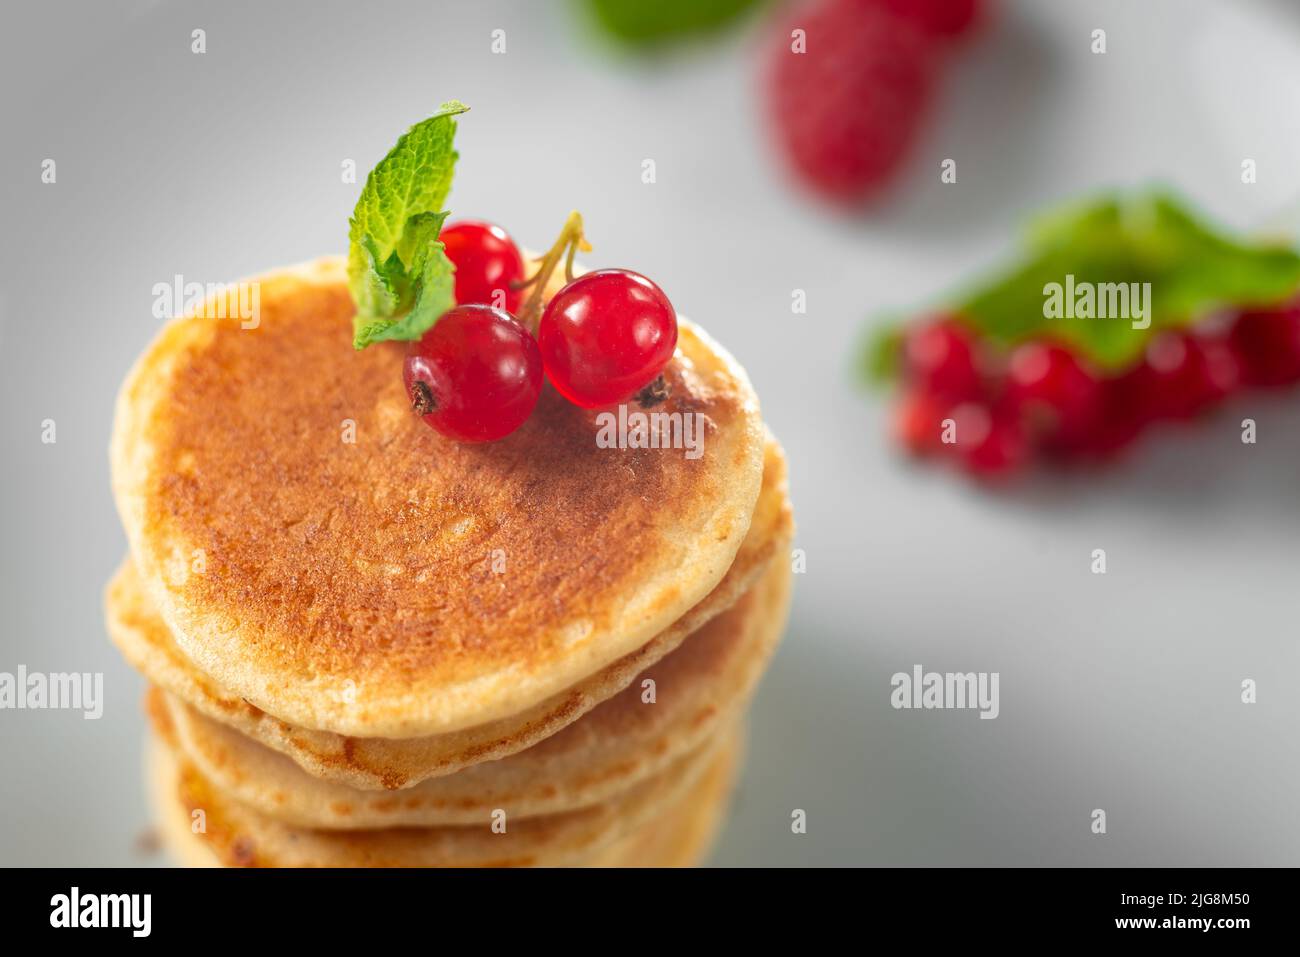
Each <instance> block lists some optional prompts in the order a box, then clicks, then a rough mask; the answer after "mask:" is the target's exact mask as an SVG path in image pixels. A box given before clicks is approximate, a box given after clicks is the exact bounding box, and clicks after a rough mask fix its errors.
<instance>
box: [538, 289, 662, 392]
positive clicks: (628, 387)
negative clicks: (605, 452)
mask: <svg viewBox="0 0 1300 957" xmlns="http://www.w3.org/2000/svg"><path fill="white" fill-rule="evenodd" d="M537 343H538V345H539V346H540V347H541V352H542V362H543V364H544V365H545V366H546V374H547V376H548V377H549V378H550V380H551V382H552V383H553V384H554V385H555V388H556V389H558V390H559V391H560V394H561V395H563V396H564V397H565V398H566V399H568V400H569V401H570V402H572V403H574V404H575V405H580V406H583V407H584V408H595V407H597V406H602V405H608V404H609V403H611V402H619V401H622V400H623V399H627V398H629V397H631V396H632V395H635V394H636V393H637V391H639V390H640V389H642V388H643V387H645V386H647V385H649V384H650V383H651V382H653V381H654V379H655V377H656V376H658V375H659V373H660V372H661V371H662V370H663V368H664V366H666V365H667V364H668V360H669V359H671V358H672V357H673V350H674V349H676V348H677V313H676V312H674V311H673V305H672V303H671V302H669V301H668V297H667V296H665V295H664V293H663V290H662V289H660V288H659V287H658V286H656V285H655V284H654V283H652V282H651V281H650V280H649V279H647V278H646V277H645V276H642V275H640V274H638V273H634V272H631V271H630V270H627V269H600V270H597V271H596V272H589V273H586V274H585V275H582V276H579V277H578V278H577V279H574V280H573V281H572V282H570V283H569V284H568V285H567V286H565V287H564V288H563V289H561V290H560V291H559V292H557V293H556V294H555V295H554V297H552V299H551V301H550V302H549V303H547V304H546V310H545V311H544V312H543V313H542V319H541V323H540V324H539V325H538V329H537Z"/></svg>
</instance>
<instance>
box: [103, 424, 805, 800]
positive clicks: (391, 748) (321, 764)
mask: <svg viewBox="0 0 1300 957" xmlns="http://www.w3.org/2000/svg"><path fill="white" fill-rule="evenodd" d="M792 534H793V520H792V518H791V512H790V503H789V499H788V497H787V492H786V473H785V460H784V456H783V455H782V454H781V450H780V446H779V445H777V443H776V442H775V440H771V441H769V443H768V447H767V452H766V465H765V468H764V474H763V491H762V494H761V495H760V498H759V501H758V506H757V508H756V509H755V512H754V517H753V521H752V522H751V523H750V528H749V532H748V533H747V534H746V536H745V541H744V543H743V545H742V547H741V549H740V551H739V553H738V554H737V556H736V560H735V562H734V563H733V565H732V567H731V569H729V570H728V572H727V574H726V576H725V577H724V578H723V580H722V582H721V583H719V585H718V586H717V587H716V588H715V589H714V590H713V591H712V592H711V593H710V594H709V595H708V596H707V597H706V598H705V600H704V601H703V602H701V603H700V604H699V605H697V606H696V607H695V608H692V609H691V610H690V611H689V612H688V613H687V614H686V615H685V616H683V618H682V619H680V620H679V621H678V622H676V623H675V624H674V625H673V626H672V627H671V628H669V629H668V630H667V631H665V632H663V633H661V634H660V635H658V636H656V637H655V638H654V639H653V640H651V641H650V642H648V643H647V644H646V645H644V646H643V647H641V648H639V649H637V650H636V651H635V652H633V653H632V654H630V655H627V656H625V657H624V658H623V659H621V660H619V661H617V662H615V663H614V664H613V665H610V666H608V667H606V668H605V669H603V670H602V671H601V672H599V673H597V674H596V675H593V676H592V677H590V678H588V679H585V680H584V681H582V682H579V683H578V684H577V685H575V686H574V687H572V688H569V689H566V690H565V691H564V692H561V693H560V694H559V695H556V696H554V697H552V698H551V699H548V700H547V701H544V702H542V703H541V704H540V705H537V706H534V707H533V708H531V709H529V710H528V711H525V712H523V713H522V714H519V715H515V716H512V717H510V718H506V719H501V720H498V721H496V722H491V723H489V724H487V725H483V726H480V727H477V728H469V729H465V730H463V731H456V732H451V733H449V734H446V735H435V736H431V737H427V738H416V739H386V738H352V737H345V736H341V735H337V734H332V733H330V732H322V731H313V730H308V729H303V728H297V727H294V726H293V725H291V724H289V723H288V722H284V721H281V720H279V719H278V718H275V717H274V716H272V715H269V714H267V713H265V712H264V711H262V710H261V709H260V708H257V707H256V706H254V705H252V704H250V703H249V702H247V701H245V700H244V699H242V698H241V697H239V695H237V694H234V693H233V692H231V691H229V690H228V689H225V688H223V687H222V686H221V685H220V684H219V683H218V682H216V681H214V680H213V679H212V678H210V677H209V676H207V675H205V674H204V673H203V672H202V671H201V670H199V669H198V668H197V667H195V665H194V664H193V663H192V662H191V661H190V660H189V659H188V658H187V657H186V656H185V655H184V653H183V652H182V651H181V650H180V648H179V647H177V645H176V643H175V642H174V640H173V638H172V634H171V631H170V630H169V629H168V627H167V626H166V625H165V624H164V623H163V621H162V620H161V618H160V617H159V616H158V615H157V613H156V612H155V611H154V609H153V607H152V605H151V603H150V601H149V600H148V598H147V596H146V595H145V594H144V593H143V591H142V589H141V587H140V585H139V582H138V580H137V578H136V575H135V572H134V569H133V567H132V566H131V564H130V563H129V562H128V563H127V564H126V565H124V566H123V567H122V568H121V569H120V570H119V571H118V573H117V575H116V576H115V577H114V579H113V580H112V581H111V582H110V583H109V586H108V589H107V593H106V600H105V604H106V615H107V619H108V626H109V634H110V635H111V636H112V638H113V640H114V642H115V643H116V644H117V646H118V648H119V649H120V650H121V651H122V653H123V655H124V656H125V657H126V659H127V661H128V662H129V663H130V664H131V665H132V666H133V667H135V668H136V669H138V670H139V671H141V672H142V673H143V674H144V675H145V677H147V678H148V679H149V680H150V681H151V682H152V683H154V684H156V685H159V686H161V687H162V688H164V689H165V690H167V691H168V692H170V693H171V694H173V695H176V696H177V697H179V698H180V699H181V700H183V701H185V702H186V703H187V704H190V705H192V706H193V707H195V708H196V709H197V710H198V711H200V712H201V713H203V714H204V715H206V716H208V717H210V718H215V719H216V720H217V721H220V722H222V723H224V724H227V725H229V726H231V727H232V728H234V729H236V730H237V731H239V732H240V733H242V734H244V735H247V736H248V737H250V738H253V739H254V740H257V741H259V742H261V743H262V744H265V745H267V746H268V747H271V748H273V749H275V750H277V751H280V752H282V753H284V754H287V755H289V756H290V757H291V758H293V760H294V761H296V762H297V763H298V764H299V765H300V766H301V767H302V768H303V769H304V770H305V771H307V772H308V773H309V774H312V775H313V776H315V777H319V778H322V779H325V780H329V781H337V782H339V783H342V784H346V785H348V786H350V787H354V788H364V789H372V790H374V789H393V788H403V787H409V786H411V785H414V784H417V783H418V782H420V781H422V780H425V779H427V778H430V777H437V776H441V775H445V774H449V773H452V772H455V771H458V770H460V769H462V768H466V767H468V766H471V765H474V764H476V763H479V762H482V761H487V760H495V759H499V758H502V757H506V756H508V755H511V754H514V753H517V752H519V751H522V750H523V749H525V748H528V747H530V746H532V745H534V744H536V743H537V742H538V741H541V740H543V739H544V738H546V737H548V736H550V735H552V734H554V733H556V732H557V731H559V730H560V729H561V728H563V727H565V726H566V725H568V724H570V723H572V722H573V721H575V720H576V719H578V718H579V717H581V716H582V715H583V714H586V713H587V712H588V711H590V710H591V709H592V708H593V707H595V706H596V705H597V704H599V703H600V702H601V701H604V700H606V699H607V698H609V697H611V696H612V695H614V694H616V693H618V692H619V691H620V690H622V689H623V688H625V687H626V686H627V685H628V683H629V682H631V681H632V680H633V678H634V677H635V676H636V675H637V674H638V673H640V672H641V671H643V670H645V669H646V668H647V667H649V666H650V665H652V664H654V663H655V662H656V661H659V660H660V659H661V658H662V657H663V656H664V655H666V654H668V653H669V652H671V651H672V650H673V649H675V648H676V647H677V646H678V645H680V644H681V642H682V640H683V639H684V638H685V637H686V636H687V635H688V634H690V633H691V632H693V631H695V630H696V629H698V628H699V627H701V626H703V625H704V624H705V623H706V622H707V621H708V620H709V619H710V618H711V617H712V616H713V615H714V614H716V613H718V612H719V611H721V610H722V609H725V608H727V607H729V606H730V605H732V604H733V603H734V602H736V601H737V600H738V599H739V596H740V595H741V594H742V593H743V592H744V591H746V590H747V589H748V588H750V587H751V586H752V584H753V583H754V582H755V581H756V580H757V579H758V577H759V575H760V574H761V573H762V571H763V569H764V567H766V566H767V565H768V563H769V562H771V561H772V560H773V557H774V556H777V560H780V561H783V562H784V561H785V560H786V553H787V551H788V545H789V541H790V537H791V535H792Z"/></svg>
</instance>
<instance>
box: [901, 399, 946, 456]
mask: <svg viewBox="0 0 1300 957" xmlns="http://www.w3.org/2000/svg"><path fill="white" fill-rule="evenodd" d="M947 411H948V408H947V406H946V405H945V403H944V402H943V400H942V399H939V398H937V397H936V396H933V395H929V394H927V393H925V392H921V391H920V390H909V391H908V392H906V393H905V394H904V395H903V397H902V398H901V399H900V400H899V402H898V404H897V405H896V406H895V407H894V420H893V430H894V439H895V441H897V442H898V444H899V445H901V446H903V448H904V449H906V450H907V451H908V452H910V453H911V454H912V455H918V456H919V455H930V454H932V453H935V452H938V451H941V449H942V443H941V440H940V437H941V434H942V429H943V425H942V423H943V419H944V415H945V413H946V412H947Z"/></svg>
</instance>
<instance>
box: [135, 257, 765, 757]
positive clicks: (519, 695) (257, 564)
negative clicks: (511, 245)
mask: <svg viewBox="0 0 1300 957" xmlns="http://www.w3.org/2000/svg"><path fill="white" fill-rule="evenodd" d="M256 281H257V282H259V284H260V288H259V293H260V321H259V324H258V325H257V327H256V328H252V329H241V328H240V325H239V322H238V320H236V319H230V320H221V319H204V318H187V319H180V320H176V321H173V322H171V323H169V324H168V325H167V326H166V327H165V328H164V330H163V331H162V333H161V334H160V335H159V337H158V338H157V339H156V340H155V342H154V343H153V344H152V345H151V346H150V348H149V349H148V350H147V351H146V352H145V354H144V355H143V356H142V357H141V359H140V361H139V362H138V363H137V364H136V366H135V368H134V369H133V370H132V372H131V374H130V375H129V376H128V378H127V381H126V383H125V385H124V386H123V389H122V392H121V394H120V396H119V398H118V405H117V418H116V423H115V428H114V436H113V447H112V459H113V462H112V464H113V485H114V492H115V496H116V498H117V502H118V508H119V510H120V511H121V514H122V519H123V523H124V524H125V526H126V531H127V535H128V538H129V539H130V542H131V547H132V551H133V554H134V557H135V560H136V562H137V565H138V567H139V569H140V572H141V577H142V579H143V580H144V582H145V583H146V587H147V588H148V589H149V591H150V593H151V595H152V597H153V599H154V601H155V603H156V604H157V606H158V609H159V611H160V612H161V614H162V616H163V618H164V619H165V620H166V621H167V622H168V624H169V625H170V626H171V627H172V629H173V631H174V632H175V635H176V639H177V641H178V643H179V644H180V645H181V646H182V649H183V650H184V651H185V653H186V654H187V655H189V656H190V657H191V658H192V659H193V660H194V661H195V663H196V664H198V665H199V667H200V668H202V669H203V670H204V671H206V672H207V673H208V674H210V675H212V676H213V677H214V678H215V679H217V680H218V681H219V682H221V683H222V684H223V685H224V686H226V687H228V688H230V689H231V690H233V691H235V692H237V693H238V694H240V695H242V696H243V697H245V698H247V699H248V700H249V701H250V702H252V703H253V704H255V705H256V706H257V707H259V708H262V709H264V710H265V711H267V712H269V713H270V714H273V715H275V716H277V717H279V718H282V719H283V720H285V721H289V722H292V723H294V724H298V725H302V726H305V727H308V728H315V729H320V730H326V731H333V732H336V733H339V734H347V735H359V736H383V737H398V738H400V737H414V736H420V735H428V734H437V733H445V732H448V731H453V730H456V729H459V728H464V727H470V726H474V725H478V724H482V723H484V722H487V721H492V720H495V719H498V718H501V717H504V716H507V715H511V714H514V713H516V712H518V711H521V710H523V709H525V708H528V707H529V706H531V705H533V704H535V703H536V702H538V701H541V700H543V699H544V698H546V697H548V696H549V695H552V694H555V693H556V692H558V691H560V690H561V689H563V688H565V687H567V686H569V685H572V684H573V683H575V682H576V681H579V680H581V679H582V678H584V677H585V676H587V675H590V674H591V673H593V672H594V671H596V670H598V669H600V668H602V667H604V666H605V665H608V664H609V663H610V662H612V661H614V660H616V659H618V658H619V657H621V656H623V655H625V654H627V653H628V652H630V651H632V650H634V649H636V648H638V647H640V646H641V645H642V644H644V643H645V642H647V641H649V640H650V639H651V638H652V637H654V635H655V634H657V633H658V632H660V631H662V630H663V629H665V628H667V627H668V626H669V625H670V624H671V623H672V622H673V621H674V620H675V619H677V618H678V617H680V616H681V615H682V614H683V613H685V612H686V611H687V610H688V609H690V608H691V607H692V606H693V605H695V604H696V603H697V602H698V601H700V599H702V598H703V597H704V596H705V595H706V594H707V593H708V592H709V590H710V589H712V588H713V586H714V585H716V584H717V583H718V581H719V580H720V579H721V578H722V576H723V574H724V573H725V572H726V570H727V568H728V566H729V565H730V564H731V562H732V559H733V558H734V556H735V554H736V551H737V549H738V548H739V545H740V542H741V540H742V539H743V538H744V535H745V532H746V530H747V529H748V526H749V522H750V517H751V514H752V513H753V510H754V506H755V502H756V499H757V497H758V491H759V486H760V480H761V474H762V464H763V444H764V436H763V430H762V426H761V424H760V421H759V415H758V404H757V400H756V398H755V397H754V394H753V391H752V389H751V388H750V386H749V383H748V381H747V379H746V377H745V375H744V372H743V371H742V370H740V369H739V367H738V366H737V365H736V364H735V362H734V360H732V359H731V358H730V357H729V356H727V355H726V353H725V352H723V351H722V350H721V348H720V347H718V346H717V345H716V344H714V343H713V342H712V341H711V340H709V339H708V338H707V337H706V336H704V335H703V333H701V332H700V331H699V330H697V329H695V328H694V327H692V326H691V325H690V324H689V323H686V322H683V323H682V324H681V329H680V337H679V345H678V352H677V354H676V356H675V357H674V359H673V361H672V362H671V363H670V365H669V367H668V369H667V370H666V378H667V379H668V382H669V386H670V388H671V392H672V394H671V397H670V398H669V400H668V401H667V402H666V403H664V404H663V405H662V406H660V407H658V408H656V409H655V411H664V412H670V413H671V412H681V413H690V412H700V413H703V415H704V421H705V433H704V439H703V442H704V445H703V450H704V454H703V456H702V457H701V458H698V459H688V458H686V456H685V454H684V451H683V450H681V449H626V450H620V449H602V448H599V447H597V445H596V440H595V436H596V432H597V427H596V424H595V421H594V416H595V413H593V412H590V411H585V410H581V409H578V408H576V407H575V406H572V405H570V404H569V403H568V402H566V401H565V400H564V399H562V398H561V397H559V396H558V395H557V394H556V393H555V392H554V390H553V389H550V388H547V389H545V390H544V391H543V395H542V399H541V401H540V402H539V403H538V407H537V410H536V411H535V412H534V414H533V416H532V417H531V418H530V419H529V421H528V422H527V423H525V424H524V426H523V427H522V428H521V429H520V430H519V431H517V432H516V433H514V434H513V435H511V436H509V437H507V438H506V439H503V440H502V441H500V442H495V443H490V444H486V445H466V444H460V443H457V442H454V441H450V440H447V439H444V438H443V437H442V436H440V435H438V434H437V433H435V432H434V431H433V430H431V429H429V428H428V427H426V426H425V425H424V424H423V423H421V422H419V421H418V420H417V419H416V417H415V416H414V415H413V414H412V413H411V412H410V410H409V408H408V405H407V399H406V396H405V394H404V390H403V387H402V384H401V371H400V369H401V359H402V355H403V349H402V347H401V346H400V345H397V344H381V345H380V346H377V347H371V348H370V349H367V350H365V351H363V352H360V353H357V352H354V351H353V350H352V348H351V322H350V320H351V315H352V303H351V300H350V298H349V296H348V293H347V289H346V285H345V282H344V273H343V265H342V262H341V260H338V259H325V260H320V261H318V262H316V263H313V264H310V265H307V266H304V267H298V268H295V269H289V270H283V271H280V272H276V273H272V274H269V275H266V276H262V277H259V278H258V279H257V280H256ZM231 296H232V300H233V297H234V293H232V294H231ZM233 311H234V310H233V309H232V310H230V312H231V313H232V314H233ZM633 408H634V409H635V408H636V407H635V406H633ZM353 438H354V440H353V441H349V439H353ZM503 567H504V571H503V570H502V568H503Z"/></svg>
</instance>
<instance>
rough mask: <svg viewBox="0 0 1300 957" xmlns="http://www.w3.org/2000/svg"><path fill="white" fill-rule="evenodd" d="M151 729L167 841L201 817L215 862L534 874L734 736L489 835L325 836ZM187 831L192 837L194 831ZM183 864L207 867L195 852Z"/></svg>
mask: <svg viewBox="0 0 1300 957" xmlns="http://www.w3.org/2000/svg"><path fill="white" fill-rule="evenodd" d="M151 717H152V718H153V719H154V727H155V731H156V732H157V733H156V735H155V738H154V740H153V744H152V746H151V753H150V758H149V760H150V767H151V771H150V774H151V780H152V787H151V790H152V792H153V795H154V797H153V800H154V804H155V806H156V807H157V808H158V809H159V811H158V813H159V815H160V817H161V818H162V819H163V826H162V828H161V831H162V834H163V837H164V840H166V841H167V842H168V843H169V844H170V843H171V842H173V841H177V840H178V839H179V837H180V835H181V834H183V832H184V822H185V821H189V820H194V819H195V818H196V816H197V815H196V812H200V811H201V812H202V815H201V819H202V821H203V824H204V828H203V831H202V833H200V834H194V835H193V836H194V837H195V838H196V839H198V840H199V841H201V842H202V843H203V845H204V846H205V847H206V848H207V850H208V852H209V856H210V857H212V858H215V860H216V861H218V862H219V863H220V864H222V865H225V866H236V867H535V866H569V865H575V864H580V863H581V862H582V861H583V860H584V859H588V858H591V857H592V856H593V855H594V854H596V853H598V852H599V851H601V850H603V849H604V848H606V847H609V846H610V845H612V844H614V843H615V842H616V841H618V840H620V839H621V838H623V837H624V836H626V835H627V834H630V833H633V832H634V831H635V830H636V829H637V828H639V827H641V826H642V825H644V824H645V823H647V822H648V821H652V820H654V819H655V818H657V817H659V816H660V815H661V814H662V813H664V811H665V809H667V808H670V807H672V806H673V805H674V804H675V803H676V802H677V801H678V799H679V798H680V797H681V796H682V795H684V794H687V793H689V792H690V790H691V788H692V787H693V786H694V784H695V783H696V782H697V781H699V780H701V779H702V778H703V776H704V775H705V773H706V772H707V771H708V770H709V768H710V767H711V766H712V765H713V764H714V763H715V761H716V759H717V756H718V755H719V754H723V753H725V751H726V749H727V748H728V746H729V745H731V744H732V740H733V737H734V734H735V732H734V731H732V732H729V733H728V734H726V735H724V736H723V737H722V739H721V740H720V741H717V742H710V743H709V745H708V746H707V747H705V748H702V749H700V750H698V751H696V752H692V753H691V754H688V755H686V756H684V757H683V758H681V759H679V760H678V761H677V762H675V763H674V764H673V765H672V766H671V767H669V768H668V769H666V770H665V772H664V773H662V774H660V775H657V776H655V777H654V778H651V779H649V780H647V781H643V782H641V783H640V784H638V785H636V786H635V787H633V788H631V789H629V790H628V791H626V792H624V793H623V794H621V795H619V796H618V797H617V798H615V799H612V800H610V801H606V802H604V803H602V804H599V805H596V806H594V807H590V808H584V809H583V810H580V811H573V812H569V813H565V814H553V815H547V816H544V817H536V818H528V819H525V820H518V821H517V820H514V819H512V818H510V817H509V816H508V815H507V818H506V832H505V833H503V834H499V833H494V832H493V830H492V827H491V820H490V819H489V820H486V821H484V822H483V823H482V824H480V825H476V826H472V827H468V826H463V827H430V828H387V829H380V830H369V831H326V830H313V829H310V828H301V827H294V826H292V825H288V824H283V823H281V822H279V821H275V820H273V819H271V818H269V817H267V816H266V815H263V814H261V813H260V812H258V811H255V810H253V809H251V808H248V807H246V806H244V805H242V804H240V803H239V802H238V801H235V800H232V799H231V798H229V797H228V796H226V795H223V794H222V793H221V792H220V791H219V790H218V789H216V788H214V787H213V786H212V785H211V783H210V782H209V781H207V780H206V779H205V778H204V777H203V775H202V774H201V773H200V772H199V771H198V770H197V769H195V768H194V767H193V766H192V765H190V764H189V762H188V761H186V760H185V759H184V758H183V757H182V756H181V755H179V754H178V752H177V751H176V750H175V747H174V732H173V729H171V728H170V727H169V725H168V723H167V719H166V716H165V713H162V714H160V713H159V712H157V711H152V712H151ZM191 833H193V832H192V831H191ZM182 856H183V857H184V858H185V859H186V860H196V861H200V860H205V857H204V855H202V854H199V853H198V852H197V850H194V849H189V850H186V851H182Z"/></svg>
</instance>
